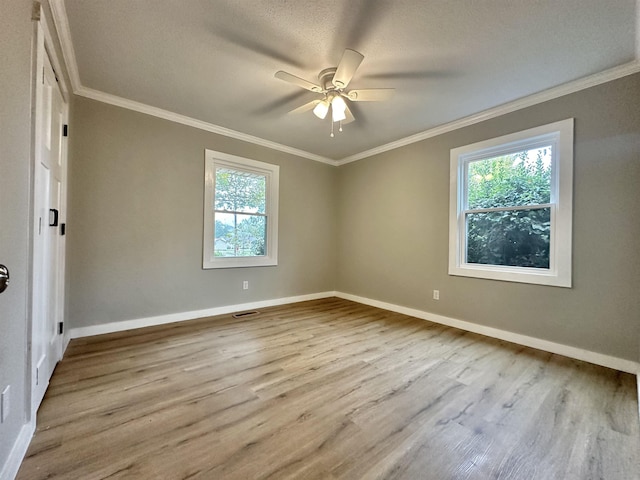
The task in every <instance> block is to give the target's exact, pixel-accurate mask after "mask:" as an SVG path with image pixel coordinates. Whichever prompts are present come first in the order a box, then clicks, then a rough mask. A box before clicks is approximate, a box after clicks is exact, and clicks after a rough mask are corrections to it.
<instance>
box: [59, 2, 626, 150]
mask: <svg viewBox="0 0 640 480" xmlns="http://www.w3.org/2000/svg"><path fill="white" fill-rule="evenodd" d="M64 7H65V9H66V15H67V18H68V24H69V30H70V36H71V40H72V44H73V49H74V50H75V57H76V61H77V68H78V74H79V80H80V82H81V85H82V87H85V88H88V89H93V90H97V91H101V92H104V93H107V94H110V95H115V96H118V97H122V98H124V99H128V100H133V101H136V102H140V103H143V104H147V105H150V106H153V107H157V108H161V109H164V110H168V111H170V112H174V113H178V114H181V115H185V116H188V117H191V118H194V119H197V120H201V121H204V122H208V123H211V124H214V125H217V126H220V127H225V128H228V129H232V130H236V131H239V132H243V133H245V134H248V135H252V136H256V137H260V138H262V139H265V140H269V141H271V142H277V143H279V144H283V145H287V146H290V147H293V148H296V149H301V150H304V151H306V152H311V153H314V154H317V155H321V156H323V157H326V158H330V159H342V158H345V157H348V156H350V155H354V154H357V153H359V152H362V151H365V150H369V149H371V148H374V147H377V146H380V145H383V144H386V143H389V142H393V141H396V140H399V139H402V138H404V137H407V136H409V135H412V134H416V133H418V132H422V131H425V130H427V129H430V128H434V127H436V126H438V125H442V124H444V123H447V122H450V121H453V120H456V119H460V118H463V117H465V116H468V115H471V114H474V113H477V112H480V111H483V110H486V109H488V108H492V107H495V106H497V105H500V104H503V103H506V102H509V101H512V100H515V99H518V98H521V97H524V96H527V95H531V94H533V93H536V92H540V91H543V90H546V89H549V88H551V87H555V86H558V85H561V84H564V83H566V82H569V81H572V80H576V79H579V78H582V77H585V76H588V75H591V74H594V73H597V72H601V71H603V70H606V69H609V68H612V67H615V66H618V65H622V64H625V63H627V62H630V61H633V60H634V59H635V55H636V31H635V29H636V11H635V8H636V1H635V0H608V1H604V0H562V1H558V0H535V1H533V0H482V1H471V0H438V1H434V0H388V1H380V0H377V1H375V0H369V1H365V0H356V1H345V0H323V1H317V0H260V1H258V0H251V1H249V0H244V1H233V0H189V1H179V0H146V1H145V0H136V1H131V0H66V1H65V2H64ZM345 48H351V49H354V50H357V51H359V52H361V53H362V54H363V55H364V56H365V58H364V61H363V62H362V64H361V65H360V68H359V69H358V71H357V72H356V75H355V77H354V78H353V80H352V82H351V84H350V87H351V88H378V87H391V88H395V89H396V94H395V97H394V98H393V99H392V100H391V101H386V102H379V103H372V102H360V103H358V104H351V106H352V110H353V113H354V115H355V117H356V121H355V122H353V123H351V124H348V125H346V126H345V128H344V132H343V133H341V134H338V135H336V137H335V138H333V139H332V138H329V130H330V121H329V120H328V118H327V119H326V120H324V121H322V120H319V119H318V118H316V117H315V116H314V115H313V114H312V113H311V112H306V113H303V114H297V115H293V114H287V112H288V111H289V110H291V109H293V108H295V107H297V106H300V105H302V104H303V103H305V102H308V101H310V100H312V99H314V98H316V95H315V94H313V93H311V92H308V91H306V90H303V89H300V88H296V87H295V86H293V85H290V84H288V83H285V82H283V81H281V80H278V79H276V78H274V76H273V75H274V73H275V72H276V71H278V70H285V71H287V72H290V73H292V74H294V75H297V76H299V77H302V78H305V79H307V80H309V81H313V82H317V75H318V73H319V72H320V70H322V69H324V68H327V67H331V66H336V64H337V63H338V61H339V60H340V58H341V56H342V53H343V51H344V49H345Z"/></svg>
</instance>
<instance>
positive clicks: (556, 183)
mask: <svg viewBox="0 0 640 480" xmlns="http://www.w3.org/2000/svg"><path fill="white" fill-rule="evenodd" d="M572 145H573V122H572V120H565V121H563V122H557V123H556V124H551V125H546V126H543V127H538V128H536V129H532V130H529V131H526V132H521V133H517V134H513V135H509V136H506V137H501V138H497V139H492V140H488V141H486V142H481V143H479V144H474V145H468V146H466V147H460V148H457V149H453V150H452V151H451V189H452V191H451V193H452V196H451V220H450V255H449V257H450V258H449V273H450V274H453V275H465V276H476V277H481V278H493V279H497V280H510V281H519V282H528V283H541V284H547V285H559V286H570V278H571V181H572V180H571V173H572V162H573V158H572V157H573V153H572Z"/></svg>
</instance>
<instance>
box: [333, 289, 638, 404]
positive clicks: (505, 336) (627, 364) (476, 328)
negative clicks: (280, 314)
mask: <svg viewBox="0 0 640 480" xmlns="http://www.w3.org/2000/svg"><path fill="white" fill-rule="evenodd" d="M336 296H337V297H340V298H344V299H345V300H351V301H354V302H358V303H363V304H365V305H371V306H372V307H378V308H382V309H384V310H391V311H392V312H397V313H403V314H405V315H410V316H412V317H417V318H421V319H423V320H429V321H430V322H434V323H439V324H442V325H447V326H449V327H455V328H459V329H461V330H467V331H469V332H473V333H479V334H480V335H485V336H487V337H493V338H497V339H500V340H506V341H507V342H512V343H517V344H518V345H524V346H525V347H531V348H537V349H538V350H544V351H545V352H551V353H557V354H558V355H564V356H565V357H570V358H575V359H577V360H583V361H585V362H589V363H594V364H596V365H601V366H603V367H608V368H613V369H615V370H620V371H622V372H628V373H633V374H634V375H638V374H639V373H640V363H638V362H634V361H631V360H625V359H624V358H618V357H613V356H610V355H604V354H602V353H598V352H592V351H590V350H585V349H582V348H576V347H571V346H569V345H564V344H561V343H555V342H550V341H548V340H542V339H540V338H536V337H529V336H527V335H521V334H519V333H514V332H509V331H507V330H500V329H498V328H493V327H487V326H485V325H479V324H477V323H472V322H467V321H464V320H458V319H455V318H451V317H445V316H443V315H437V314H435V313H429V312H425V311H423V310H417V309H414V308H408V307H403V306H401V305H395V304H392V303H386V302H380V301H378V300H372V299H370V298H365V297H360V296H357V295H351V294H349V293H343V292H336ZM638 394H639V395H640V387H639V390H638ZM639 398H640V397H639Z"/></svg>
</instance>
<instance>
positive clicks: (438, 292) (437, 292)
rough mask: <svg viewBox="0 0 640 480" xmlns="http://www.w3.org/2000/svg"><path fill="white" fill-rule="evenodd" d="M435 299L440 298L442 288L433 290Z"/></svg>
mask: <svg viewBox="0 0 640 480" xmlns="http://www.w3.org/2000/svg"><path fill="white" fill-rule="evenodd" d="M433 299H434V300H440V290H434V291H433Z"/></svg>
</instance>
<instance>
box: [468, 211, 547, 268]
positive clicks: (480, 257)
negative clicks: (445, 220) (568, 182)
mask: <svg viewBox="0 0 640 480" xmlns="http://www.w3.org/2000/svg"><path fill="white" fill-rule="evenodd" d="M466 221H467V263H480V264H486V265H504V266H513V267H535V268H549V235H550V231H551V230H550V225H551V209H550V208H537V209H531V210H505V211H500V212H487V213H468V214H467V215H466Z"/></svg>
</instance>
